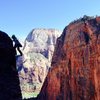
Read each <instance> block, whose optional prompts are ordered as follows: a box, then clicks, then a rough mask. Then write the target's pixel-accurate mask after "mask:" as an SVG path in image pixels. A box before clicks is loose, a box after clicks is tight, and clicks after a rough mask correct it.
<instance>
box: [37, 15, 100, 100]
mask: <svg viewBox="0 0 100 100" xmlns="http://www.w3.org/2000/svg"><path fill="white" fill-rule="evenodd" d="M38 99H39V100H51V99H52V100H100V17H96V18H92V17H88V16H84V17H83V18H81V19H79V20H77V21H74V22H72V23H70V24H69V25H68V26H67V27H66V28H65V29H64V31H63V34H62V35H61V37H60V38H58V40H57V45H56V49H55V52H54V56H53V60H52V67H51V68H50V71H49V73H48V75H47V78H46V80H45V82H44V84H43V87H42V89H41V92H40V94H39V95H38Z"/></svg>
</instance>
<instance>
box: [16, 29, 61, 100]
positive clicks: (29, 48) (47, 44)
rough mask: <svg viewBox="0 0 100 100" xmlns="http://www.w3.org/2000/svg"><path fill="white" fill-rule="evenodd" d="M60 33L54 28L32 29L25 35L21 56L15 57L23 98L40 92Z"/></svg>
mask: <svg viewBox="0 0 100 100" xmlns="http://www.w3.org/2000/svg"><path fill="white" fill-rule="evenodd" d="M60 35H61V31H58V30H55V29H33V30H32V31H31V32H30V33H29V35H28V36H27V38H26V40H25V42H24V47H23V56H22V57H18V59H17V66H18V71H19V77H20V82H21V89H22V95H23V98H30V97H33V96H34V97H36V96H37V94H38V93H39V92H40V90H41V87H42V85H43V82H44V79H45V77H46V75H47V72H48V70H49V68H50V67H51V59H52V56H53V52H54V47H55V44H56V39H57V38H58V37H59V36H60Z"/></svg>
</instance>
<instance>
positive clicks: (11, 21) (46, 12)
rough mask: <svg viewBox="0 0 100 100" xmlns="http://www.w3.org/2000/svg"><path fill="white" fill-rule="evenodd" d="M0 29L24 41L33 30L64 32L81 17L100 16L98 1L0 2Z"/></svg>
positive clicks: (45, 0)
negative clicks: (42, 29)
mask: <svg viewBox="0 0 100 100" xmlns="http://www.w3.org/2000/svg"><path fill="white" fill-rule="evenodd" d="M0 13H1V14H0V30H2V31H5V32H6V33H8V34H9V36H11V35H12V34H15V35H16V36H17V37H18V38H20V39H24V38H25V37H26V36H27V35H28V33H29V32H30V31H31V30H32V29H34V28H55V29H59V30H63V29H64V27H65V26H66V25H68V24H69V23H70V22H71V21H73V20H75V19H78V18H80V17H82V16H83V15H90V16H96V15H98V16H99V15H100V0H0Z"/></svg>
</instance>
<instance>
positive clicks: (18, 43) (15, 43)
mask: <svg viewBox="0 0 100 100" xmlns="http://www.w3.org/2000/svg"><path fill="white" fill-rule="evenodd" d="M12 39H13V42H14V49H15V50H16V48H17V50H18V51H19V53H20V55H21V56H22V55H23V54H22V51H21V50H20V47H22V45H21V43H20V42H19V41H18V39H17V38H16V36H15V35H12Z"/></svg>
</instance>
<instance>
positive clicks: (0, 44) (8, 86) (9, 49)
mask: <svg viewBox="0 0 100 100" xmlns="http://www.w3.org/2000/svg"><path fill="white" fill-rule="evenodd" d="M19 84H20V83H19V78H18V73H17V70H16V59H15V50H14V49H13V44H12V40H11V39H10V37H9V36H8V35H7V34H6V33H5V32H2V31H0V100H21V99H22V97H21V90H20V85H19Z"/></svg>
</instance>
